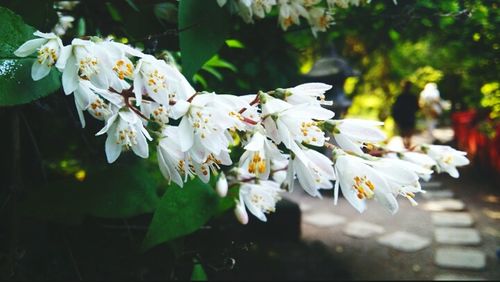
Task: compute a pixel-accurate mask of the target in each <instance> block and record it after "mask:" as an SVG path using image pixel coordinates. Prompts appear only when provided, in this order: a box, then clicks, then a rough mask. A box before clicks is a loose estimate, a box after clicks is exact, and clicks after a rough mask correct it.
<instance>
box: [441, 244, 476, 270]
mask: <svg viewBox="0 0 500 282" xmlns="http://www.w3.org/2000/svg"><path fill="white" fill-rule="evenodd" d="M434 262H435V263H436V264H437V265H438V266H440V267H446V268H456V269H464V270H467V269H471V270H481V269H483V268H484V267H485V266H486V254H485V253H483V252H481V251H478V250H473V249H464V248H451V247H447V248H439V249H437V251H436V256H435V257H434Z"/></svg>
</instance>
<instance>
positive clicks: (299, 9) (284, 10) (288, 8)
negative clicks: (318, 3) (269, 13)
mask: <svg viewBox="0 0 500 282" xmlns="http://www.w3.org/2000/svg"><path fill="white" fill-rule="evenodd" d="M278 5H279V16H278V21H279V23H280V25H281V28H282V29H283V30H287V29H288V28H289V27H290V26H291V25H293V24H297V25H298V24H300V19H299V17H300V16H302V17H304V18H308V16H309V14H308V13H307V10H306V8H304V6H303V3H302V1H301V0H279V4H278Z"/></svg>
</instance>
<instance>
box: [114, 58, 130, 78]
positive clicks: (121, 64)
mask: <svg viewBox="0 0 500 282" xmlns="http://www.w3.org/2000/svg"><path fill="white" fill-rule="evenodd" d="M113 70H114V71H115V72H116V74H117V75H118V77H119V78H120V79H124V78H125V77H131V76H132V73H133V72H134V68H133V66H132V64H131V63H129V62H126V61H125V60H123V59H120V60H118V61H117V62H116V64H115V66H114V67H113Z"/></svg>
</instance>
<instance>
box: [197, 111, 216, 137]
mask: <svg viewBox="0 0 500 282" xmlns="http://www.w3.org/2000/svg"><path fill="white" fill-rule="evenodd" d="M191 117H192V122H193V128H194V132H195V133H196V134H199V135H200V137H201V139H205V138H206V137H207V135H208V134H209V133H210V132H211V131H217V128H216V127H214V126H213V122H212V114H210V113H207V112H206V111H203V110H197V111H196V112H195V113H194V115H191Z"/></svg>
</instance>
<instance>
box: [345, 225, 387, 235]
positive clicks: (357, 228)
mask: <svg viewBox="0 0 500 282" xmlns="http://www.w3.org/2000/svg"><path fill="white" fill-rule="evenodd" d="M343 231H344V234H346V235H347V236H351V237H354V238H361V239H364V238H369V237H373V236H374V235H379V234H382V233H384V232H385V229H384V228H383V227H382V226H380V225H376V224H373V223H369V222H365V221H354V222H351V223H349V224H348V225H347V226H346V227H345V228H344V230H343Z"/></svg>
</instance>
